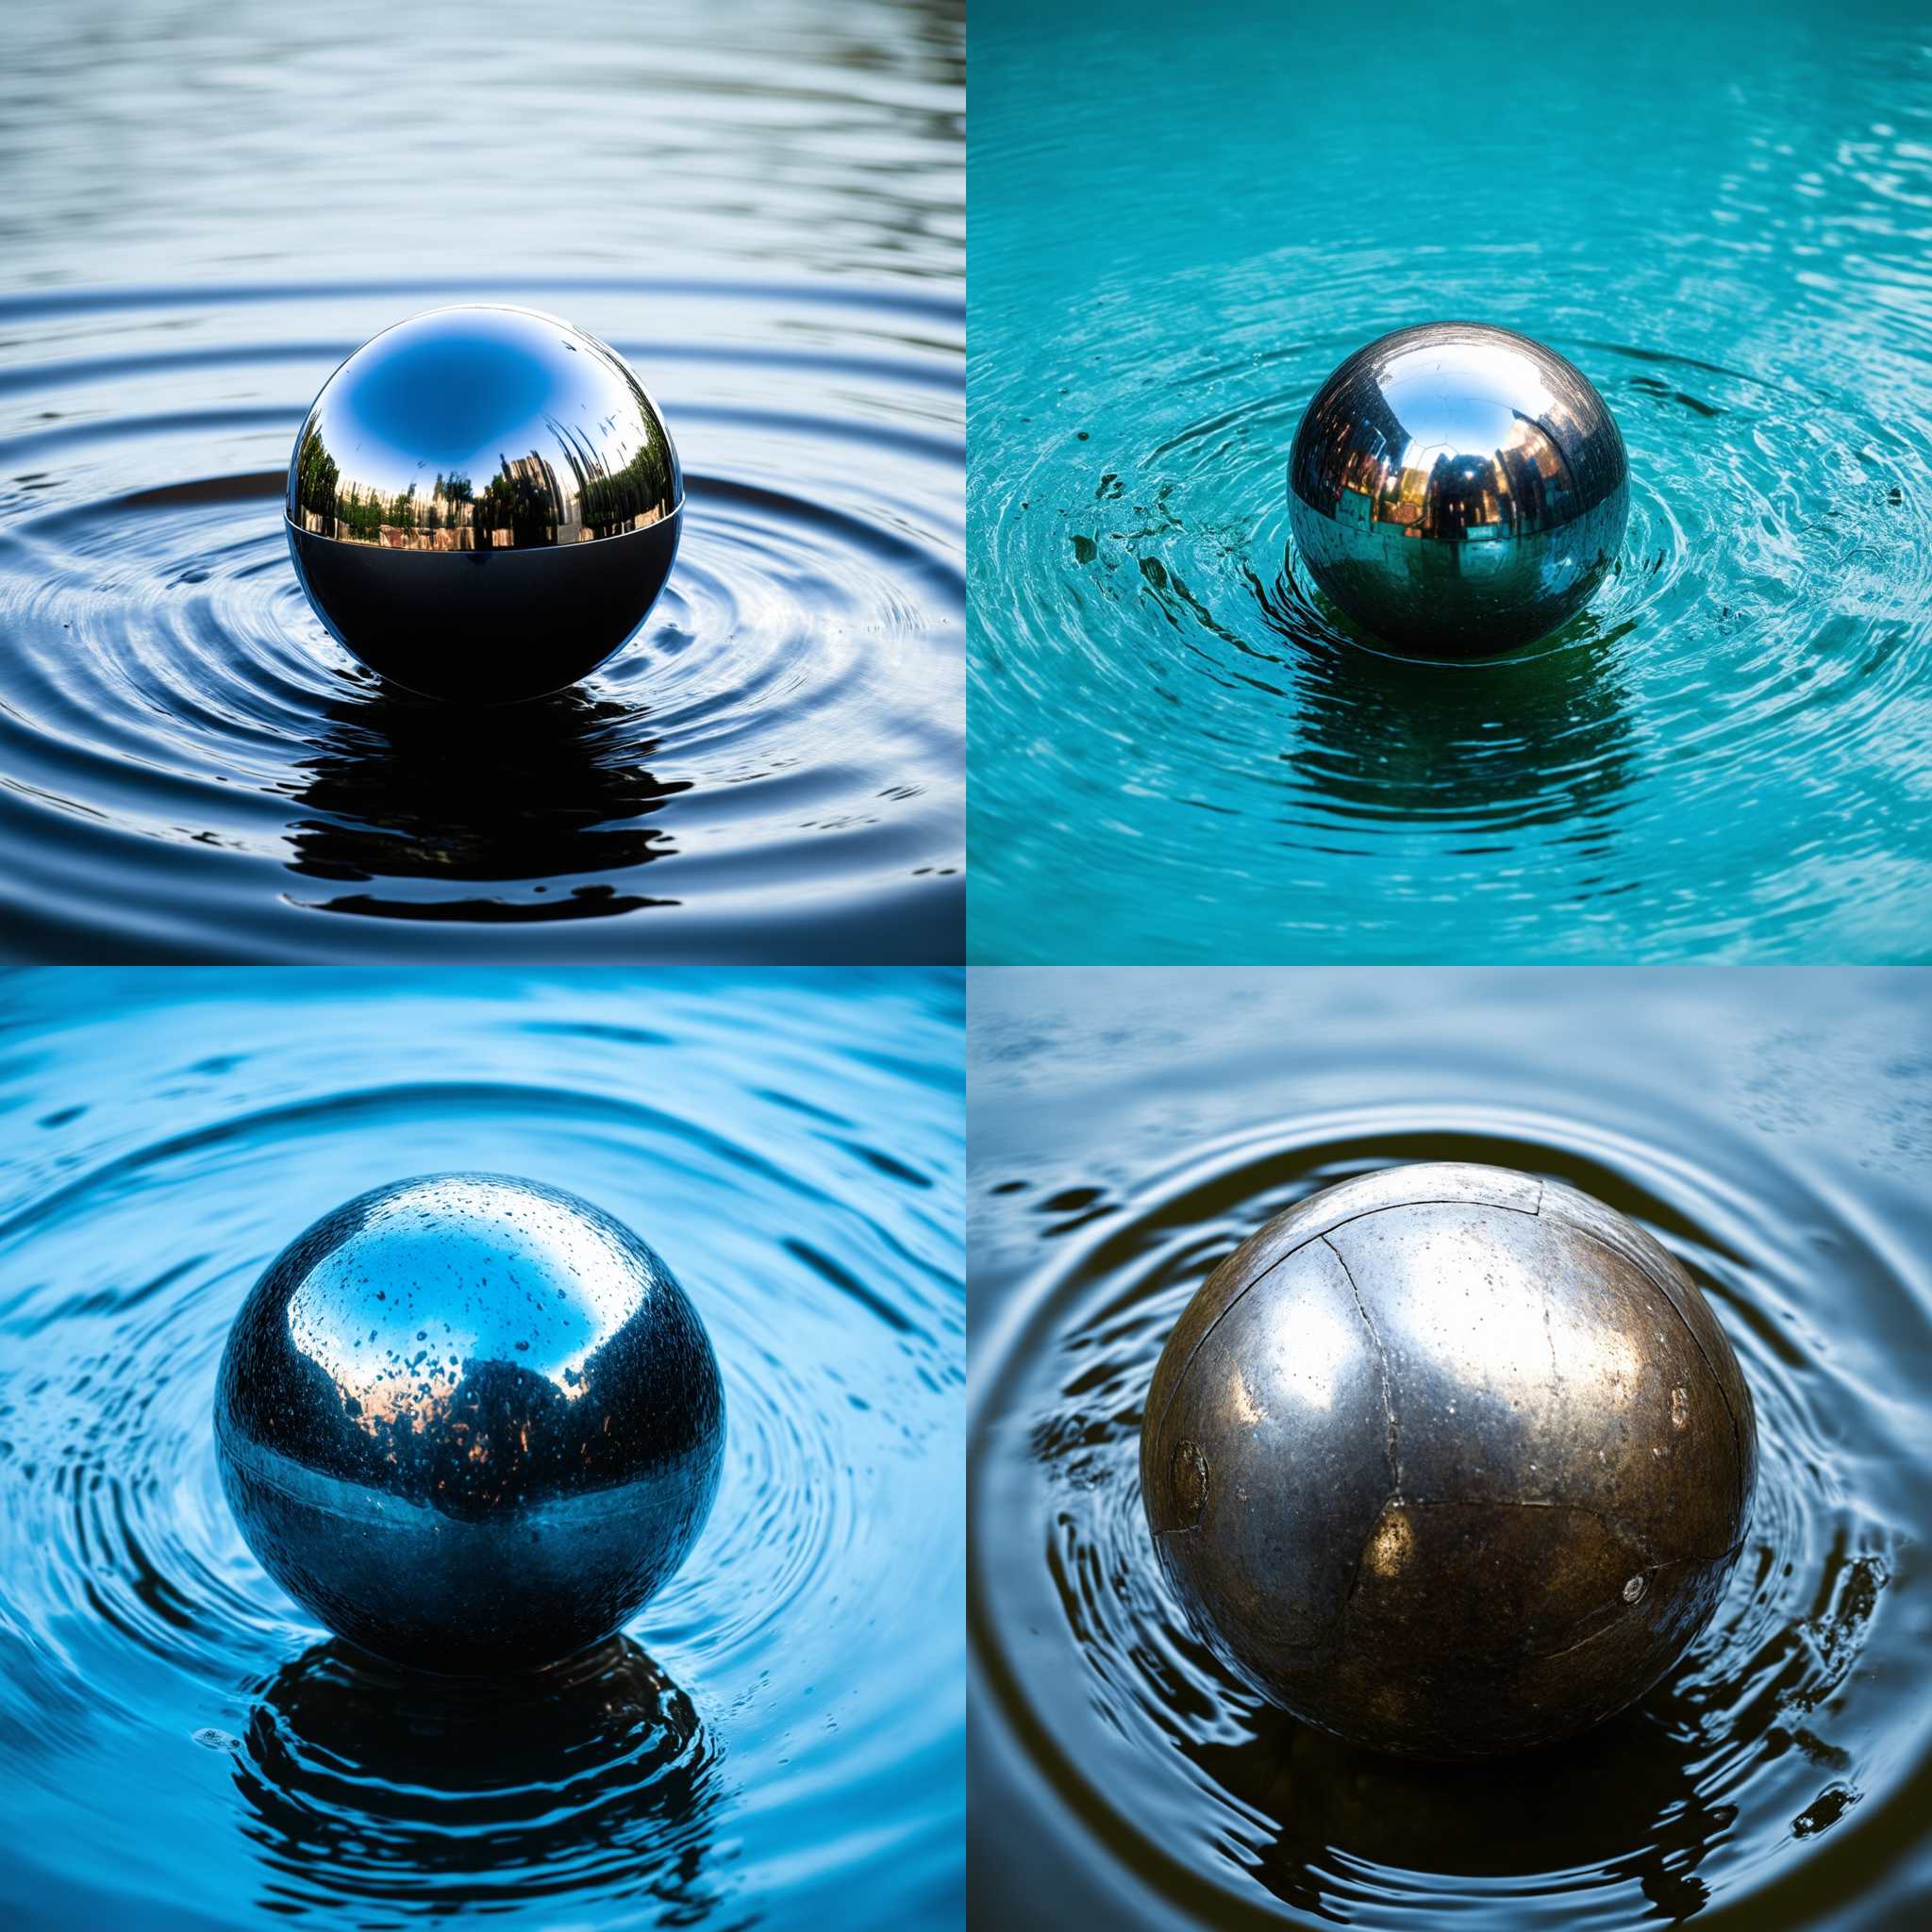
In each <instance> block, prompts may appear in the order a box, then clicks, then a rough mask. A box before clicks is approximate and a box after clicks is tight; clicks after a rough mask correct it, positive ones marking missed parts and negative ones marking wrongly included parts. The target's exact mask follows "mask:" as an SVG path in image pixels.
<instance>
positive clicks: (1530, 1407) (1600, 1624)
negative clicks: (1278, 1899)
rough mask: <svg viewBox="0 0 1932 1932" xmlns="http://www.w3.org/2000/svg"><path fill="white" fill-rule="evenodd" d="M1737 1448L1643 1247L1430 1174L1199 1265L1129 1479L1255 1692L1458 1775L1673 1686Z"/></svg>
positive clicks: (1751, 1470) (1456, 1174)
mask: <svg viewBox="0 0 1932 1932" xmlns="http://www.w3.org/2000/svg"><path fill="white" fill-rule="evenodd" d="M1756 1474H1757V1424H1756V1420H1755V1418H1754V1415H1753V1412H1752V1406H1751V1391H1750V1390H1749V1388H1748V1387H1747V1385H1746V1384H1745V1381H1744V1378H1743V1375H1742V1374H1741V1373H1740V1370H1739V1367H1738V1362H1737V1357H1735V1356H1734V1355H1733V1354H1732V1352H1731V1347H1730V1344H1729V1342H1728V1341H1726V1340H1725V1339H1724V1330H1723V1329H1722V1328H1721V1327H1720V1326H1719V1325H1718V1324H1717V1321H1716V1319H1715V1317H1714V1316H1713V1315H1712V1314H1711V1311H1710V1308H1709V1307H1708V1305H1707V1303H1706V1301H1705V1299H1704V1297H1703V1296H1702V1295H1701V1294H1700V1293H1699V1292H1698V1290H1697V1287H1696V1285H1695V1283H1693V1282H1692V1281H1691V1278H1690V1276H1689V1275H1688V1274H1685V1272H1684V1271H1683V1269H1682V1268H1681V1267H1679V1266H1678V1264H1677V1263H1676V1261H1674V1259H1673V1258H1672V1257H1671V1256H1670V1255H1669V1254H1668V1253H1667V1252H1666V1251H1665V1250H1664V1249H1663V1248H1662V1247H1660V1246H1659V1245H1658V1244H1657V1241H1654V1240H1652V1239H1651V1237H1650V1236H1649V1235H1647V1234H1645V1233H1644V1232H1643V1231H1642V1230H1641V1228H1639V1227H1638V1226H1636V1225H1635V1224H1633V1223H1632V1222H1630V1221H1628V1220H1626V1219H1625V1218H1624V1216H1623V1215H1621V1214H1617V1213H1615V1212H1613V1211H1612V1210H1611V1209H1610V1208H1606V1207H1605V1206H1604V1205H1603V1204H1602V1203H1601V1202H1598V1201H1595V1200H1592V1199H1591V1197H1590V1196H1589V1195H1587V1194H1584V1193H1581V1192H1579V1191H1577V1190H1576V1189H1574V1188H1571V1187H1566V1186H1564V1185H1562V1184H1561V1183H1559V1182H1557V1181H1546V1180H1540V1179H1537V1178H1534V1177H1533V1176H1531V1175H1528V1174H1514V1173H1511V1172H1509V1171H1508V1170H1507V1169H1503V1168H1495V1167H1484V1166H1478V1165H1474V1164H1473V1163H1445V1164H1442V1165H1433V1164H1431V1165H1422V1166H1415V1167H1398V1168H1392V1169H1389V1170H1387V1171H1385V1172H1383V1173H1379V1174H1369V1175H1365V1176H1363V1177H1361V1178H1359V1179H1356V1180H1350V1181H1344V1182H1342V1183H1341V1185H1340V1186H1338V1187H1333V1188H1329V1189H1327V1190H1326V1191H1324V1192H1322V1193H1320V1194H1316V1195H1314V1196H1313V1197H1312V1198H1310V1199H1308V1200H1307V1201H1304V1202H1302V1203H1300V1204H1299V1205H1298V1206H1296V1207H1294V1208H1291V1209H1290V1210H1289V1211H1288V1212H1287V1213H1286V1214H1283V1215H1280V1216H1278V1217H1277V1218H1276V1219H1275V1220H1274V1221H1272V1222H1270V1223H1269V1224H1268V1225H1267V1226H1266V1227H1264V1228H1263V1229H1261V1231H1260V1232H1259V1233H1258V1234H1257V1235H1255V1236H1253V1237H1251V1238H1250V1239H1249V1240H1248V1241H1244V1242H1243V1243H1242V1244H1241V1247H1239V1248H1238V1249H1236V1251H1235V1252H1234V1253H1233V1254H1232V1255H1231V1256H1229V1257H1228V1258H1227V1259H1226V1260H1225V1261H1224V1262H1223V1263H1222V1264H1221V1265H1220V1267H1218V1268H1217V1269H1216V1270H1215V1271H1214V1273H1213V1274H1211V1275H1209V1276H1208V1281H1207V1282H1206V1284H1205V1285H1204V1286H1203V1287H1202V1289H1201V1291H1200V1292H1199V1293H1198V1294H1196V1295H1195V1297H1194V1299H1193V1300H1192V1302H1191V1303H1190V1304H1189V1306H1188V1308H1187V1310H1186V1312H1185V1313H1184V1314H1183V1315H1182V1317H1181V1319H1180V1322H1179V1324H1177V1325H1176V1327H1175V1328H1174V1333H1173V1335H1172V1336H1171V1337H1170V1338H1169V1339H1168V1342H1167V1345H1166V1347H1165V1349H1164V1350H1163V1351H1162V1353H1161V1357H1160V1362H1159V1365H1158V1368H1157V1370H1156V1371H1155V1376H1154V1385H1153V1389H1152V1391H1151V1392H1150V1394H1149V1397H1148V1402H1147V1409H1146V1421H1145V1424H1144V1425H1143V1428H1142V1431H1141V1491H1142V1497H1143V1501H1144V1504H1145V1507H1146V1511H1147V1519H1148V1523H1149V1525H1150V1527H1151V1528H1152V1530H1153V1532H1154V1541H1155V1547H1156V1549H1157V1551H1158V1555H1159V1561H1160V1564H1161V1567H1162V1569H1163V1571H1164V1572H1165V1573H1166V1575H1167V1579H1168V1581H1169V1583H1170V1584H1171V1585H1172V1586H1173V1588H1174V1592H1175V1594H1176V1595H1177V1596H1178V1597H1179V1599H1180V1601H1181V1603H1182V1604H1183V1605H1184V1606H1185V1607H1186V1609H1187V1611H1188V1613H1189V1615H1190V1617H1191V1620H1192V1622H1193V1623H1194V1624H1196V1625H1197V1627H1198V1628H1199V1630H1200V1632H1201V1634H1202V1636H1203V1637H1204V1638H1205V1639H1206V1641H1208V1644H1209V1645H1210V1646H1211V1647H1212V1648H1213V1649H1214V1650H1215V1652H1216V1653H1217V1654H1218V1655H1219V1656H1220V1657H1221V1658H1222V1659H1223V1661H1224V1663H1226V1664H1227V1666H1228V1667H1229V1668H1230V1669H1231V1670H1232V1671H1234V1672H1235V1673H1236V1674H1238V1675H1239V1676H1240V1677H1241V1678H1242V1679H1243V1680H1245V1681H1246V1682H1247V1683H1248V1684H1249V1685H1251V1686H1252V1687H1253V1688H1254V1689H1255V1690H1256V1691H1258V1692H1259V1693H1260V1694H1261V1695H1262V1696H1264V1697H1266V1698H1268V1699H1270V1700H1271V1701H1273V1702H1274V1703H1276V1704H1279V1705H1281V1706H1283V1707H1285V1708H1287V1709H1288V1710H1290V1711H1291V1712H1292V1713H1293V1714H1294V1715H1295V1716H1297V1717H1300V1718H1302V1719H1304V1720H1305V1721H1306V1722H1307V1723H1309V1724H1314V1725H1317V1726H1319V1727H1320V1728H1322V1729H1324V1730H1327V1731H1332V1732H1334V1733H1336V1734H1337V1735H1339V1736H1341V1737H1343V1738H1346V1739H1349V1740H1352V1741H1354V1742H1356V1743H1359V1744H1366V1745H1371V1746H1374V1747H1376V1748H1379V1749H1382V1750H1386V1751H1391V1752H1396V1753H1400V1754H1403V1755H1405V1756H1409V1757H1432V1758H1475V1757H1489V1756H1491V1755H1494V1754H1496V1753H1500V1752H1504V1751H1511V1750H1517V1749H1522V1748H1524V1747H1526V1746H1529V1745H1534V1744H1541V1743H1545V1742H1548V1741H1550V1740H1553V1739H1557V1738H1560V1737H1564V1736H1566V1735H1568V1734H1570V1733H1573V1732H1575V1731H1579V1730H1582V1729H1584V1728H1585V1727H1586V1726H1588V1725H1590V1724H1595V1723H1597V1722H1598V1721H1599V1720H1600V1719H1602V1718H1605V1717H1607V1716H1608V1715H1609V1714H1610V1713H1611V1712H1613V1711H1616V1710H1619V1709H1621V1708H1622V1707H1624V1706H1625V1705H1626V1704H1628V1703H1630V1702H1631V1700H1632V1699H1634V1698H1636V1697H1639V1696H1641V1694H1642V1693H1643V1692H1644V1691H1646V1690H1648V1689H1649V1688H1650V1686H1651V1685H1653V1684H1654V1683H1656V1682H1657V1679H1658V1678H1659V1677H1660V1676H1661V1675H1662V1674H1664V1672H1666V1671H1667V1670H1669V1669H1670V1667H1671V1666H1672V1664H1673V1663H1674V1662H1675V1661H1676V1659H1677V1658H1678V1657H1680V1656H1681V1655H1682V1654H1683V1651H1684V1649H1685V1647H1686V1646H1687V1645H1688V1644H1689V1643H1690V1642H1691V1639H1692V1638H1693V1637H1695V1636H1696V1634H1697V1632H1698V1631H1699V1630H1700V1629H1701V1628H1702V1627H1703V1625H1704V1624H1705V1623H1706V1622H1707V1619H1708V1618H1709V1616H1710V1614H1711V1612H1712V1610H1713V1609H1714V1608H1715V1607H1716V1605H1717V1601H1718V1598H1719V1596H1720V1594H1721V1593H1722V1591H1723V1590H1724V1582H1725V1579H1726V1578H1727V1577H1728V1576H1729V1574H1730V1573H1731V1570H1732V1567H1733V1566H1734V1564H1735V1563H1736V1561H1737V1557H1738V1553H1739V1550H1740V1546H1741V1544H1742V1541H1743V1537H1744V1525H1745V1521H1746V1517H1747V1514H1748V1511H1749V1507H1750V1500H1751V1491H1752V1488H1753V1484H1754V1482H1755V1480H1756Z"/></svg>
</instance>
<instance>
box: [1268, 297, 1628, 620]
mask: <svg viewBox="0 0 1932 1932" xmlns="http://www.w3.org/2000/svg"><path fill="white" fill-rule="evenodd" d="M1288 507H1289V528H1290V531H1291V536H1292V538H1293V541H1294V546H1295V548H1296V549H1297V550H1298V551H1299V552H1300V554H1301V557H1302V559H1303V561H1304V563H1305V564H1306V565H1307V570H1308V573H1309V575H1311V576H1312V577H1313V578H1314V580H1315V582H1316V584H1317V585H1318V586H1319V587H1320V588H1321V590H1322V591H1324V593H1325V594H1326V595H1327V596H1329V597H1330V598H1332V599H1333V600H1334V602H1335V603H1336V604H1337V605H1338V606H1339V607H1340V608H1341V610H1342V611H1343V612H1344V613H1345V614H1346V615H1347V616H1348V617H1350V618H1352V619H1353V620H1354V621H1355V622H1356V623H1357V624H1358V625H1361V626H1362V627H1363V628H1364V629H1365V630H1368V631H1370V632H1371V633H1373V634H1374V636H1375V637H1377V638H1379V639H1381V640H1383V641H1385V642H1388V643H1390V644H1392V645H1394V646H1396V647H1397V648H1398V649H1402V650H1406V651H1412V652H1416V653H1420V654H1434V655H1441V656H1453V657H1482V656H1489V655H1492V654H1494V653H1496V652H1500V651H1506V650H1508V649H1511V648H1513V647H1514V646H1516V645H1518V644H1522V643H1526V642H1529V641H1531V640H1533V639H1535V638H1539V637H1542V636H1544V635H1546V634H1547V633H1548V632H1550V631H1552V630H1555V629H1556V628H1557V626H1558V625H1561V624H1563V623H1564V622H1565V621H1566V620H1568V619H1569V618H1571V617H1573V616H1574V615H1575V613H1576V612H1577V611H1578V610H1580V609H1582V608H1583V607H1584V606H1585V605H1586V604H1587V603H1588V602H1589V601H1590V599H1591V596H1592V595H1594V594H1595V591H1596V589H1597V587H1598V585H1599V584H1600V583H1601V582H1602V581H1603V578H1604V576H1605V574H1606V573H1607V571H1608V570H1609V569H1610V567H1611V565H1612V564H1614V563H1615V561H1616V558H1617V553H1618V550H1619V548H1620V546H1621V545H1622V542H1623V539H1624V525H1625V524H1626V522H1627V521H1628V517H1629V507H1630V492H1629V473H1628V464H1627V460H1626V458H1625V456H1624V441H1623V437H1622V435H1621V434H1620V433H1619V431H1618V429H1617V425H1616V421H1615V419H1614V418H1613V417H1612V416H1611V414H1610V412H1609V408H1608V407H1607V405H1606V404H1605V402H1604V400H1603V398H1602V396H1600V395H1599V394H1598V393H1597V391H1596V390H1595V389H1594V388H1592V387H1591V383H1590V381H1589V380H1588V378H1587V377H1585V376H1584V375H1583V374H1582V373H1581V372H1580V371H1579V370H1577V369H1576V368H1574V366H1573V365H1572V364H1571V363H1569V362H1567V361H1566V360H1565V359H1564V358H1562V357H1560V356H1558V355H1557V354H1556V352H1555V351H1554V350H1551V349H1547V348H1545V347H1543V346H1542V345H1541V343H1539V342H1534V341H1530V340H1529V339H1528V338H1527V337H1526V336H1519V335H1516V334H1514V333H1512V332H1511V331H1509V330H1507V329H1499V328H1492V327H1489V326H1487V325H1481V324H1474V323H1432V324H1429V325H1424V326H1423V327H1419V328H1407V329H1399V330H1397V331H1396V332H1395V333H1394V334H1392V335H1389V336H1384V337H1383V338H1381V340H1380V341H1374V342H1371V343H1370V344H1369V345H1368V346H1367V347H1366V348H1364V349H1362V350H1359V351H1358V352H1357V354H1355V355H1353V356H1351V357H1350V358H1348V359H1347V360H1346V361H1345V362H1343V363H1342V364H1341V367H1340V368H1339V369H1337V370H1336V371H1335V373H1334V374H1333V375H1331V376H1329V378H1328V380H1327V381H1326V382H1324V384H1323V386H1322V388H1321V389H1320V390H1319V391H1317V393H1316V395H1315V398H1314V400H1313V401H1312V402H1311V403H1310V404H1309V405H1308V408H1307V414H1306V415H1305V416H1304V417H1303V419H1302V422H1301V426H1300V428H1299V429H1298V430H1297V431H1296V433H1295V440H1294V446H1293V450H1292V452H1291V456H1290V458H1289V480H1288Z"/></svg>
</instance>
